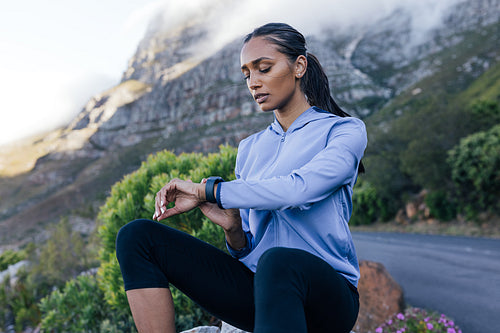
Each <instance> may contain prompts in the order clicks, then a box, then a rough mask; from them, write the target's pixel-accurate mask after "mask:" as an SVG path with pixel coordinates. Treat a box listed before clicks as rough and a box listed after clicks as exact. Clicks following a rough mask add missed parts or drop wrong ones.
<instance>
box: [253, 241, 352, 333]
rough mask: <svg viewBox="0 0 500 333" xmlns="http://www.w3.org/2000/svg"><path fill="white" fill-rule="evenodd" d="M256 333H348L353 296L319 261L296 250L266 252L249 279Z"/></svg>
mask: <svg viewBox="0 0 500 333" xmlns="http://www.w3.org/2000/svg"><path fill="white" fill-rule="evenodd" d="M255 302H256V332H266V333H267V332H287V331H294V332H308V333H316V332H349V331H350V329H351V328H352V326H354V323H355V320H356V317H357V314H358V309H359V300H358V295H357V291H356V290H355V288H354V287H353V286H350V285H349V283H348V282H347V280H346V279H345V278H344V277H343V276H342V275H341V274H339V273H338V272H337V271H336V270H335V269H333V268H332V267H331V266H330V265H329V264H328V263H326V262H325V261H324V260H322V259H320V258H318V257H316V256H314V255H313V254H311V253H308V252H306V251H303V250H299V249H291V248H282V247H277V248H272V249H270V250H268V251H266V252H265V253H264V254H263V255H262V257H261V258H260V260H259V263H258V266H257V274H256V276H255Z"/></svg>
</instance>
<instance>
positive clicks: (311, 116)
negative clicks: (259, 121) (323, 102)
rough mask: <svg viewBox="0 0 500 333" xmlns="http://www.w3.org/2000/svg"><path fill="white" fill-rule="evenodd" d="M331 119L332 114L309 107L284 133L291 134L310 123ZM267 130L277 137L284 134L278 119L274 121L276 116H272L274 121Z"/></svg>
mask: <svg viewBox="0 0 500 333" xmlns="http://www.w3.org/2000/svg"><path fill="white" fill-rule="evenodd" d="M332 117H336V116H335V115H334V114H333V113H330V112H328V111H325V110H322V109H320V108H318V107H316V106H311V107H310V108H309V109H307V110H305V111H304V112H302V113H301V114H300V116H298V117H297V119H295V121H294V122H293V123H292V125H291V126H290V127H289V128H288V130H287V131H286V132H287V133H293V132H294V131H296V130H299V129H301V128H302V127H304V126H306V125H307V124H308V123H310V122H313V121H317V120H321V119H325V118H332ZM269 129H270V130H272V131H273V132H275V133H276V134H279V135H282V134H283V133H285V131H284V130H283V127H281V124H280V123H279V122H278V119H276V116H274V121H273V123H272V124H271V125H270V126H269Z"/></svg>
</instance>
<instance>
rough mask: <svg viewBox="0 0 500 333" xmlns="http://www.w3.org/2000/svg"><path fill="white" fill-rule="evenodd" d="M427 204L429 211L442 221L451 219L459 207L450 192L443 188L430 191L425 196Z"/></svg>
mask: <svg viewBox="0 0 500 333" xmlns="http://www.w3.org/2000/svg"><path fill="white" fill-rule="evenodd" d="M425 204H426V205H427V207H429V212H430V214H431V215H432V216H434V217H435V218H437V219H439V220H441V221H449V220H451V219H453V218H454V217H455V216H456V214H457V207H456V205H455V203H454V201H453V200H452V199H450V198H449V197H448V193H447V192H445V191H442V190H438V191H433V192H430V193H429V194H427V195H426V196H425Z"/></svg>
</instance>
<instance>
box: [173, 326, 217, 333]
mask: <svg viewBox="0 0 500 333" xmlns="http://www.w3.org/2000/svg"><path fill="white" fill-rule="evenodd" d="M181 333H220V329H219V328H218V327H217V326H198V327H195V328H192V329H190V330H187V331H182V332H181Z"/></svg>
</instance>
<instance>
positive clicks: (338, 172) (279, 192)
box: [218, 117, 367, 210]
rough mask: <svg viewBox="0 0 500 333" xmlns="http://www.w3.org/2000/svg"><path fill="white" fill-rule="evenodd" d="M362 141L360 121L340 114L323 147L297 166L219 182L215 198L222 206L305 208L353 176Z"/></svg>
mask: <svg viewBox="0 0 500 333" xmlns="http://www.w3.org/2000/svg"><path fill="white" fill-rule="evenodd" d="M366 144H367V137H366V128H365V125H364V123H363V122H362V121H361V120H359V119H357V118H352V117H346V118H341V119H340V120H339V121H338V122H336V123H335V124H334V125H333V126H332V128H331V130H330V133H329V137H328V142H327V145H326V146H325V148H323V149H322V150H321V151H320V152H319V153H318V154H316V156H314V158H312V159H311V160H310V161H308V162H307V163H305V164H304V165H303V166H302V167H300V168H299V169H295V170H293V171H292V172H291V173H290V174H288V175H284V176H280V177H272V178H268V179H264V180H258V181H251V180H243V179H236V180H234V181H231V182H225V183H220V184H219V186H220V192H219V195H220V197H219V198H218V199H219V200H220V204H221V205H222V207H223V208H245V209H257V210H283V209H289V208H299V209H308V208H309V206H310V205H311V204H313V203H315V202H318V201H321V200H323V199H324V198H326V197H327V196H329V195H330V194H331V193H333V192H334V191H336V190H337V189H338V188H340V187H341V186H343V185H345V184H349V183H351V182H352V181H353V179H355V177H356V175H357V168H358V165H359V162H360V160H361V158H362V156H363V153H364V150H365V148H366Z"/></svg>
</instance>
